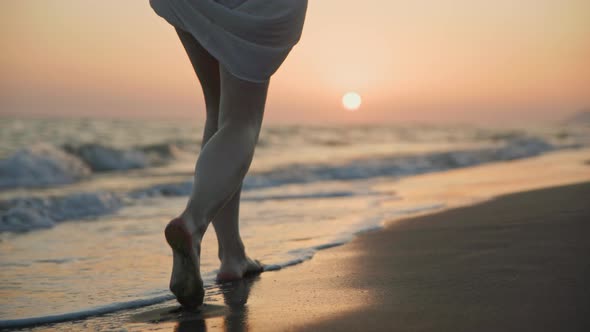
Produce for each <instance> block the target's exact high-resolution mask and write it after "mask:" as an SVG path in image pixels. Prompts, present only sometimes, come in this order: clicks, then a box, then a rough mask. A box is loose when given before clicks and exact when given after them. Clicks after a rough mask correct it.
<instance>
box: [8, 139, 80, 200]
mask: <svg viewBox="0 0 590 332" xmlns="http://www.w3.org/2000/svg"><path fill="white" fill-rule="evenodd" d="M90 173H91V172H90V169H89V168H88V166H87V165H86V164H84V163H83V162H82V161H80V160H79V159H78V158H76V157H74V156H72V155H70V154H68V153H65V152H64V151H63V150H61V149H58V148H56V147H54V146H52V145H49V144H36V145H34V146H31V147H28V148H25V149H22V150H19V151H17V152H16V153H14V154H13V155H12V156H10V157H9V158H8V159H4V160H0V189H6V188H14V187H36V186H48V185H59V184H67V183H72V182H74V181H77V180H79V179H81V178H83V177H85V176H87V175H89V174H90Z"/></svg>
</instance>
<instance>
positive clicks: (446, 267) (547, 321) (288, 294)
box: [105, 153, 590, 331]
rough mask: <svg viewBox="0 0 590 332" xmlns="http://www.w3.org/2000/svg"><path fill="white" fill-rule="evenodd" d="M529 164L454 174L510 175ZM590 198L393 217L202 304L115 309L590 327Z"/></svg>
mask: <svg viewBox="0 0 590 332" xmlns="http://www.w3.org/2000/svg"><path fill="white" fill-rule="evenodd" d="M576 155H577V156H578V157H580V154H579V153H578V154H576ZM554 159H556V158H555V156H552V157H550V158H549V160H554ZM528 162H531V161H522V162H518V163H515V164H513V165H506V164H503V165H498V166H487V167H484V169H473V170H467V171H457V172H456V173H457V174H455V175H453V174H446V175H445V178H447V179H448V178H451V179H452V178H453V176H455V177H458V176H461V177H465V176H468V175H469V174H476V173H481V172H490V171H491V170H493V169H494V168H499V169H501V170H503V174H510V172H506V170H507V168H514V169H516V168H522V167H523V166H524V165H526V163H528ZM534 162H535V163H537V164H538V163H539V160H537V161H534ZM550 164H551V163H547V165H549V166H550ZM578 165H580V164H578ZM586 167H587V166H586ZM551 168H552V167H547V168H546V169H547V170H549V169H551ZM570 170H571V169H570ZM579 170H583V168H579ZM516 173H517V172H512V174H513V175H514V174H516ZM575 174H576V172H570V173H569V175H570V176H573V175H575ZM537 175H543V172H540V173H538V174H537ZM581 175H582V173H578V178H579V177H580V176H581ZM509 177H510V175H504V177H503V178H504V180H508V179H509ZM417 180H424V177H422V178H421V179H417ZM432 180H433V179H432ZM548 181H557V182H560V181H566V182H568V181H567V176H565V175H564V177H563V178H561V179H557V178H553V180H548ZM495 183H502V178H498V182H495ZM410 184H411V181H410V183H406V185H410ZM488 190H491V189H490V188H488ZM492 191H493V192H501V190H499V189H498V188H496V189H494V190H492ZM588 197H590V182H584V183H575V184H569V185H562V186H554V187H549V188H543V189H536V190H530V191H524V192H519V193H513V194H506V195H501V196H499V197H497V198H495V199H492V200H488V201H484V202H482V203H479V204H476V205H472V206H466V207H459V208H454V209H450V210H446V211H443V212H440V213H436V214H432V215H425V216H420V217H415V218H410V219H405V220H401V221H398V222H393V223H390V224H388V225H387V226H386V228H385V229H383V230H380V231H376V232H371V233H366V234H362V235H360V236H359V237H357V238H356V239H355V240H353V241H352V242H350V243H348V244H346V245H343V246H340V247H337V248H332V249H329V250H325V251H322V252H320V253H318V254H317V255H316V257H314V259H312V260H311V261H309V262H306V263H304V264H301V265H298V266H294V267H291V268H288V269H284V270H281V271H278V272H268V273H264V274H262V275H261V276H259V277H256V278H253V279H248V280H244V281H240V282H235V283H230V284H226V285H223V286H221V287H220V294H219V295H220V296H219V298H220V299H222V300H220V302H219V303H215V302H213V303H211V302H209V303H208V304H207V305H206V306H205V307H204V308H203V309H202V311H201V312H199V313H181V312H178V311H177V310H176V309H177V306H176V305H175V304H174V303H171V302H168V303H164V304H162V305H159V306H156V307H152V308H146V309H141V310H139V311H138V312H135V313H129V314H128V315H125V317H122V316H121V315H116V316H114V317H115V318H117V319H118V320H120V321H121V322H122V323H123V325H124V326H125V328H126V329H127V330H151V331H171V330H174V331H196V330H207V331H218V330H220V331H246V330H250V331H392V330H394V331H523V330H524V331H587V330H588V328H590V319H589V318H588V317H590V286H589V284H588V280H590V264H589V263H588V260H587V255H588V253H590V242H589V241H588V240H587V239H588V234H590V224H589V223H588V220H590V205H589V204H588V203H587V202H588ZM105 318H106V319H112V318H109V317H105Z"/></svg>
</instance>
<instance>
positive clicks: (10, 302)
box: [0, 119, 588, 323]
mask: <svg viewBox="0 0 590 332" xmlns="http://www.w3.org/2000/svg"><path fill="white" fill-rule="evenodd" d="M11 121H12V122H11ZM11 121H4V122H2V125H1V129H2V131H1V134H0V136H2V137H3V138H4V140H0V142H1V143H0V154H1V155H2V158H3V159H2V160H1V161H0V183H4V184H5V185H4V187H3V190H1V191H0V230H1V231H3V232H2V233H1V234H0V271H2V272H1V273H0V299H2V300H0V320H2V321H4V323H6V322H7V320H14V319H25V318H31V317H43V316H45V317H46V316H50V315H58V314H67V315H69V316H68V317H70V318H73V317H84V316H86V315H89V314H92V313H97V312H109V311H115V310H120V309H122V308H126V307H134V306H138V305H142V304H148V303H156V302H161V301H164V300H166V299H170V293H169V291H168V290H167V284H168V278H169V273H170V269H171V252H170V249H169V248H168V247H167V245H166V243H165V241H164V238H163V236H162V231H163V228H164V225H165V224H166V223H167V222H168V221H169V220H170V219H171V218H172V217H174V216H176V215H177V214H178V213H179V211H181V209H182V208H183V207H184V205H185V204H186V199H187V197H186V196H187V195H188V192H189V191H190V186H191V181H190V180H191V172H192V168H193V163H194V158H195V156H196V152H197V151H198V148H197V146H198V139H197V138H196V137H199V133H198V130H199V127H198V126H191V125H180V124H178V123H149V122H148V123H140V124H138V123H137V122H135V123H133V122H125V121H110V122H109V121H106V120H105V121H90V120H69V121H63V122H60V121H57V120H23V119H13V120H11ZM564 130H565V129H563V128H549V129H547V128H545V129H542V130H541V129H535V130H529V131H524V130H520V131H511V130H493V129H478V128H469V127H455V128H436V127H414V128H412V127H383V126H380V127H348V128H327V127H324V128H312V127H268V128H266V129H265V131H264V132H263V134H262V139H261V145H260V147H259V149H258V150H257V155H256V159H255V162H254V164H253V166H252V170H251V173H250V175H249V176H248V177H247V179H246V181H245V186H244V187H245V191H244V194H243V196H242V208H241V214H240V217H241V221H240V223H241V226H240V227H241V230H242V235H243V238H244V242H245V244H246V246H247V249H248V252H249V254H250V255H251V256H253V257H256V258H258V259H260V260H261V261H262V262H264V263H265V264H269V265H270V267H271V268H281V267H286V266H289V265H292V264H296V263H299V262H301V261H304V260H306V259H309V258H311V257H312V256H313V254H314V253H315V252H316V251H317V250H319V249H322V248H325V247H329V246H332V245H337V244H340V243H344V242H346V241H348V240H349V239H350V238H351V237H352V236H353V235H354V234H355V233H357V232H360V231H365V230H369V229H374V228H376V227H379V226H380V225H382V223H383V222H384V221H385V220H388V219H391V218H395V217H400V216H405V215H414V214H417V213H422V212H426V211H436V210H438V209H441V208H444V207H445V202H444V201H442V200H440V201H436V200H431V201H420V202H418V201H406V200H405V198H404V197H402V196H399V194H398V193H396V192H395V181H396V179H398V178H400V177H404V176H408V175H413V174H421V173H428V172H440V171H445V170H449V169H453V168H459V167H470V166H475V165H479V164H482V163H489V162H498V161H507V160H514V159H521V158H527V157H531V156H535V155H539V154H543V153H546V152H550V151H555V150H557V149H565V148H570V147H575V146H579V145H584V144H586V143H585V142H586V139H587V133H588V131H587V128H582V129H575V130H574V129H571V128H568V130H569V131H570V132H571V133H570V134H568V135H565V136H564V135H563V131H564ZM35 132H36V133H37V135H35ZM40 142H43V144H45V148H43V149H31V147H36V146H38V144H39V143H40ZM72 142H76V144H78V145H80V144H93V145H92V146H94V147H95V146H99V147H101V148H99V149H98V150H97V149H96V148H94V147H93V148H91V149H86V150H83V151H86V152H84V153H86V154H83V153H82V152H80V151H82V150H81V149H79V148H76V149H72V148H64V146H63V145H64V144H66V143H69V144H71V143H72ZM19 149H20V150H19ZM23 149H25V150H23ZM26 149H29V150H26ZM47 150H51V152H50V153H46V152H43V151H47ZM40 151H41V152H40ZM56 151H57V152H56ZM154 151H155V152H154ZM126 152H132V153H133V154H132V158H140V159H141V158H143V159H141V160H143V163H137V164H133V165H134V166H133V167H131V168H130V167H128V165H130V164H129V163H127V162H125V163H120V164H117V163H116V162H115V163H113V162H112V160H120V159H121V158H123V159H124V158H126V157H125V156H128V155H127V154H125V153H126ZM121 153H123V154H121ZM15 156H18V158H16V157H15ZM138 156H139V157H138ZM64 158H65V159H67V160H65V159H64ZM71 158H73V159H74V161H71V160H70V159H71ZM130 158H131V157H130ZM134 160H137V159H134ZM38 161H42V162H38ZM70 162H73V163H78V165H79V166H80V167H83V168H85V169H86V170H85V171H84V172H82V173H80V174H77V175H76V176H75V177H68V176H69V175H71V174H70V173H68V172H69V171H70V170H71V167H70V168H68V167H69V166H68V165H70V164H68V163H70ZM97 164H101V165H105V164H107V165H110V166H109V167H112V169H111V170H110V171H105V170H97V168H96V167H95V166H92V165H97ZM27 167H28V168H27ZM40 167H44V168H42V169H40ZM27 172H29V173H27ZM35 172H37V173H35ZM31 174H37V175H38V176H37V177H35V178H34V179H40V180H39V182H37V183H32V184H31V183H26V182H18V181H16V182H15V181H14V180H15V179H17V180H18V179H19V178H18V177H19V176H21V175H22V176H23V178H28V179H30V178H31V177H30V175H31ZM42 177H45V179H41V178H42ZM384 182H386V183H391V185H390V186H387V189H383V188H384V187H383V185H382V184H383V183H384ZM15 183H18V185H14V184H15ZM377 184H381V185H377ZM427 189H428V188H424V190H427ZM202 255H203V257H202V271H203V277H204V279H205V281H206V284H207V285H212V280H213V276H214V275H215V269H216V268H217V266H218V259H217V243H216V239H215V234H214V231H213V228H212V227H211V228H210V230H209V231H208V232H207V234H206V236H205V240H204V243H203V252H202ZM137 301H143V302H141V303H139V304H138V302H137Z"/></svg>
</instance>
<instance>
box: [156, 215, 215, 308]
mask: <svg viewBox="0 0 590 332" xmlns="http://www.w3.org/2000/svg"><path fill="white" fill-rule="evenodd" d="M164 233H165V235H166V241H167V242H168V244H169V245H170V247H171V248H172V253H173V262H174V263H173V267H172V277H171V278H170V290H171V291H172V293H173V294H174V296H176V299H177V300H178V302H179V303H180V304H181V305H182V306H183V307H187V308H189V309H194V308H196V307H198V306H200V305H201V304H202V303H203V298H204V296H205V290H204V289H203V280H202V279H201V275H200V271H199V254H200V252H199V251H200V239H195V238H194V237H193V235H192V234H191V232H190V231H189V230H188V228H187V226H186V224H185V223H184V221H183V220H182V219H180V218H176V219H173V220H172V221H170V222H169V223H168V225H167V226H166V230H165V232H164ZM195 240H197V242H199V243H196V242H195Z"/></svg>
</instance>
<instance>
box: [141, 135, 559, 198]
mask: <svg viewBox="0 0 590 332" xmlns="http://www.w3.org/2000/svg"><path fill="white" fill-rule="evenodd" d="M555 149H557V148H556V147H555V146H553V145H552V144H549V143H547V142H546V141H544V140H542V139H539V138H535V137H517V138H515V139H513V140H511V141H509V142H508V143H507V144H505V145H502V146H498V147H493V148H482V149H472V150H458V151H445V152H433V153H427V154H420V155H417V154H412V155H397V156H392V157H376V158H369V159H358V160H353V161H350V162H347V163H342V164H294V165H289V166H286V167H280V168H275V169H273V170H270V171H267V172H259V173H251V174H249V175H248V176H246V178H245V179H244V184H243V189H244V190H252V189H262V188H270V187H275V186H280V185H286V184H302V183H310V182H316V181H332V180H336V181H343V180H359V179H368V178H375V177H382V176H394V177H401V176H410V175H417V174H423V173H428V172H440V171H445V170H449V169H454V168H461V167H471V166H476V165H479V164H484V163H490V162H499V161H509V160H516V159H522V158H528V157H533V156H537V155H540V154H542V153H545V152H549V151H552V150H555ZM191 188H192V181H184V182H179V183H168V184H158V185H154V186H152V187H149V188H144V189H140V190H137V191H134V192H133V193H132V194H131V196H132V197H133V198H144V197H154V196H186V195H189V194H190V192H191Z"/></svg>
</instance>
